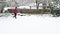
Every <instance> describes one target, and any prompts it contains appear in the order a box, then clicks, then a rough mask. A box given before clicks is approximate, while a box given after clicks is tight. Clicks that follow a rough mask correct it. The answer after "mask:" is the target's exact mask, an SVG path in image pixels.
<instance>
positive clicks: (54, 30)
mask: <svg viewBox="0 0 60 34" xmlns="http://www.w3.org/2000/svg"><path fill="white" fill-rule="evenodd" d="M0 34H60V17H50V16H46V15H44V16H41V15H40V16H39V15H31V16H17V19H15V18H13V17H12V16H8V17H0Z"/></svg>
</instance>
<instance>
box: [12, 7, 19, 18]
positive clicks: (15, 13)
mask: <svg viewBox="0 0 60 34" xmlns="http://www.w3.org/2000/svg"><path fill="white" fill-rule="evenodd" d="M13 11H14V17H15V18H16V16H17V13H18V9H17V7H15V9H14V10H13Z"/></svg>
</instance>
